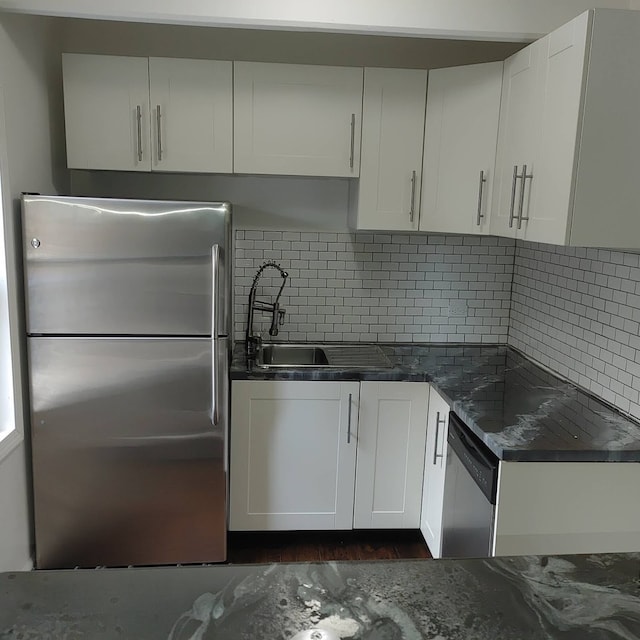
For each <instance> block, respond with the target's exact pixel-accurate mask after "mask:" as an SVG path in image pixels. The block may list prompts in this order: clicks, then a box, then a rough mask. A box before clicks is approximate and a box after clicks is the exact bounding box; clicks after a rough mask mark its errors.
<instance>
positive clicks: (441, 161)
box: [420, 62, 503, 233]
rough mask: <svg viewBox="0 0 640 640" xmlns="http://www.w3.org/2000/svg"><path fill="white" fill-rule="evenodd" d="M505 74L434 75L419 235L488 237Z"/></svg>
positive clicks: (486, 68)
mask: <svg viewBox="0 0 640 640" xmlns="http://www.w3.org/2000/svg"><path fill="white" fill-rule="evenodd" d="M502 69H503V64H502V62H490V63H487V64H475V65H468V66H464V67H452V68H449V69H436V70H433V71H430V72H429V91H428V94H427V115H426V125H425V140H424V161H423V168H422V170H423V175H424V177H423V180H422V208H421V213H420V231H436V232H440V233H488V232H489V212H490V208H491V207H490V204H491V190H492V184H493V172H494V165H495V159H496V140H497V137H498V118H499V114H500V92H501V87H502ZM481 178H482V180H483V181H482V183H481Z"/></svg>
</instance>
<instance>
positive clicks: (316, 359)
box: [257, 344, 329, 367]
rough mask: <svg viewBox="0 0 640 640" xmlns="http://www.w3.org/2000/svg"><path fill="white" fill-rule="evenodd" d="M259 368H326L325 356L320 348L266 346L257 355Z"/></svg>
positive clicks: (297, 345)
mask: <svg viewBox="0 0 640 640" xmlns="http://www.w3.org/2000/svg"><path fill="white" fill-rule="evenodd" d="M257 364H258V366H259V367H323V366H324V367H326V366H327V365H328V364H329V361H328V360H327V356H326V355H325V353H324V351H323V350H322V348H321V347H316V346H309V345H305V344H267V345H264V346H263V347H262V349H261V350H260V352H259V354H258V358H257Z"/></svg>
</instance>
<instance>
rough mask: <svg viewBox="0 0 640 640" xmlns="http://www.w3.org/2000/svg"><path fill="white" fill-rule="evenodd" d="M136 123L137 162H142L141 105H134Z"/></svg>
mask: <svg viewBox="0 0 640 640" xmlns="http://www.w3.org/2000/svg"><path fill="white" fill-rule="evenodd" d="M136 125H137V130H138V162H142V107H141V106H140V105H138V106H137V107H136Z"/></svg>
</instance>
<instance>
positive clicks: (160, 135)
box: [156, 104, 162, 162]
mask: <svg viewBox="0 0 640 640" xmlns="http://www.w3.org/2000/svg"><path fill="white" fill-rule="evenodd" d="M161 120H162V113H161V112H160V105H159V104H157V105H156V128H157V132H158V162H162V127H161V126H160V122H161Z"/></svg>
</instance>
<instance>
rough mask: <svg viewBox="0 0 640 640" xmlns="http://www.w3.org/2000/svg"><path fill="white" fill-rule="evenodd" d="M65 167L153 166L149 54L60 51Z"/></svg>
mask: <svg viewBox="0 0 640 640" xmlns="http://www.w3.org/2000/svg"><path fill="white" fill-rule="evenodd" d="M62 67H63V84H64V110H65V113H64V116H65V129H66V140H67V166H68V167H69V168H71V169H119V170H122V171H150V170H151V137H150V120H149V80H148V60H147V58H133V57H127V56H99V55H85V54H69V53H64V54H62Z"/></svg>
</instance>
